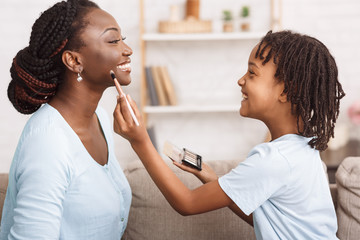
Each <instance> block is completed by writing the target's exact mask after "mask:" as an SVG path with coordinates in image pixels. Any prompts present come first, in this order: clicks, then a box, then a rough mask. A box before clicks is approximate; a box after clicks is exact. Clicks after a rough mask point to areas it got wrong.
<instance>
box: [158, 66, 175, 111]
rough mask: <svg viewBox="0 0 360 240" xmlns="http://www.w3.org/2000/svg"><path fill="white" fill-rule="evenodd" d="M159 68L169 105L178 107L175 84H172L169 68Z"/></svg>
mask: <svg viewBox="0 0 360 240" xmlns="http://www.w3.org/2000/svg"><path fill="white" fill-rule="evenodd" d="M159 68H160V72H161V74H160V75H161V79H162V83H163V85H164V90H165V96H166V99H167V101H168V104H169V105H172V106H174V105H177V98H176V94H175V90H174V86H173V83H172V82H171V79H170V75H169V72H168V70H167V67H165V66H161V67H159Z"/></svg>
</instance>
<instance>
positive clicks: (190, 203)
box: [114, 96, 246, 216]
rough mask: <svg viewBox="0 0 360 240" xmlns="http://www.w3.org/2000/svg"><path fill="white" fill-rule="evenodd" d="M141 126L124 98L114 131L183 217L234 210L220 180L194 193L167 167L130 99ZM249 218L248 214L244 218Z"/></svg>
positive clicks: (120, 101) (120, 102) (209, 183)
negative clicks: (218, 210)
mask: <svg viewBox="0 0 360 240" xmlns="http://www.w3.org/2000/svg"><path fill="white" fill-rule="evenodd" d="M128 100H129V102H130V104H131V106H132V108H133V109H134V112H135V114H136V117H137V118H138V119H139V122H140V125H139V126H136V125H135V123H134V122H133V120H132V118H131V115H130V112H129V111H128V109H127V107H126V102H125V99H124V96H122V97H119V99H118V104H117V105H116V108H115V111H114V130H115V132H116V133H118V134H120V135H121V136H123V137H124V138H126V139H127V140H129V142H130V144H131V146H132V148H133V149H134V151H135V152H136V154H137V155H138V156H139V158H140V159H141V161H142V162H143V164H144V166H145V168H146V170H147V171H148V173H149V175H150V176H151V178H152V179H153V181H154V182H155V184H156V185H157V187H158V188H159V189H160V191H161V192H162V194H163V195H164V197H165V198H166V200H167V201H168V202H169V203H170V205H171V206H172V207H173V208H174V209H175V210H176V211H177V212H179V213H180V214H182V215H192V214H198V213H203V212H208V211H211V210H215V209H218V208H222V207H227V206H231V205H232V204H233V201H232V200H231V199H230V198H229V197H228V196H227V195H226V194H225V192H224V191H223V190H222V188H221V187H220V185H219V183H218V181H217V179H211V180H212V181H209V182H207V183H206V184H204V185H202V186H200V187H198V188H196V189H194V190H190V189H188V188H187V187H186V186H185V185H184V184H183V183H182V182H181V181H180V180H179V178H178V177H177V176H176V175H175V174H174V173H173V172H172V170H171V169H170V168H169V167H168V166H167V165H166V163H165V162H164V161H163V159H162V158H161V156H160V155H159V154H158V152H157V151H156V149H155V148H154V146H153V145H152V143H151V140H150V138H149V136H148V134H147V131H146V129H145V126H144V124H143V121H142V118H141V114H140V113H139V111H138V109H137V107H136V104H135V103H134V101H132V100H131V98H130V97H128ZM243 215H244V216H246V215H245V214H243Z"/></svg>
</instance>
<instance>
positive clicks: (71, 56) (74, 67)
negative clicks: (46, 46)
mask: <svg viewBox="0 0 360 240" xmlns="http://www.w3.org/2000/svg"><path fill="white" fill-rule="evenodd" d="M62 61H63V63H64V64H65V66H66V67H67V68H68V69H69V70H70V71H72V72H76V73H79V72H82V69H83V67H82V63H81V57H80V55H79V53H77V52H73V51H69V50H66V51H64V52H63V54H62Z"/></svg>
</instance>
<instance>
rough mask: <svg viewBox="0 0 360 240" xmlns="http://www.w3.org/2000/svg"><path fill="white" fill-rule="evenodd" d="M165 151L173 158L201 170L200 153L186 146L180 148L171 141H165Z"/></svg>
mask: <svg viewBox="0 0 360 240" xmlns="http://www.w3.org/2000/svg"><path fill="white" fill-rule="evenodd" d="M163 152H164V154H165V155H166V156H168V157H169V158H170V159H171V160H173V161H176V162H178V163H184V164H186V165H188V166H190V167H193V168H196V169H198V170H200V171H201V164H202V158H201V156H200V155H198V154H196V153H194V152H192V151H190V150H188V149H186V148H183V149H180V148H178V147H177V146H175V145H174V144H172V143H170V142H169V141H166V142H165V144H164V149H163Z"/></svg>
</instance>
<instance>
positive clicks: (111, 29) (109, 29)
mask: <svg viewBox="0 0 360 240" xmlns="http://www.w3.org/2000/svg"><path fill="white" fill-rule="evenodd" d="M107 31H116V32H119V30H118V29H117V28H115V27H111V28H107V29H105V31H104V32H103V33H102V34H101V35H100V36H102V35H104V34H105V33H106V32H107Z"/></svg>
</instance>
